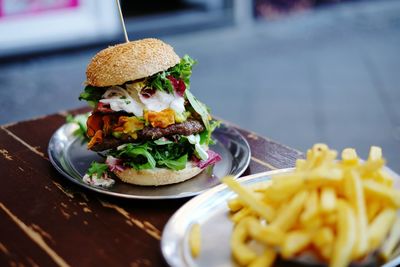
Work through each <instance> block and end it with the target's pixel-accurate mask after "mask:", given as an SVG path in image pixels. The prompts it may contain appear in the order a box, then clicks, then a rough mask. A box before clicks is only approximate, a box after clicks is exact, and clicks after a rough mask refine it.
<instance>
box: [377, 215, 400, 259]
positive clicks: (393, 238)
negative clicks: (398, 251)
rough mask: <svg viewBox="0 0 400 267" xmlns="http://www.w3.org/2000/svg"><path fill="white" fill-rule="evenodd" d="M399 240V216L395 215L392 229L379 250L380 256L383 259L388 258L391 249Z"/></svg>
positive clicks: (390, 254) (392, 249)
mask: <svg viewBox="0 0 400 267" xmlns="http://www.w3.org/2000/svg"><path fill="white" fill-rule="evenodd" d="M399 242H400V217H397V219H396V221H395V223H394V224H393V227H392V229H391V230H390V233H389V237H388V239H387V240H386V241H385V243H384V244H383V246H382V249H381V251H380V253H379V254H380V256H381V257H382V258H383V259H384V260H385V261H388V260H390V258H391V256H392V254H393V251H394V249H395V247H396V245H397V244H399Z"/></svg>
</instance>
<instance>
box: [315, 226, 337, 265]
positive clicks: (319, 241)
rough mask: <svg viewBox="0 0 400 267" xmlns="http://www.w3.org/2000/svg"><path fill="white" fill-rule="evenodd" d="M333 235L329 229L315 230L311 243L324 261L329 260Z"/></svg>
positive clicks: (324, 227)
mask: <svg viewBox="0 0 400 267" xmlns="http://www.w3.org/2000/svg"><path fill="white" fill-rule="evenodd" d="M334 239H335V234H334V232H333V230H332V228H330V227H326V226H323V227H321V228H319V229H318V230H317V232H316V233H315V234H314V236H313V237H312V240H311V242H312V243H313V244H314V247H315V248H316V249H317V250H318V252H319V254H320V255H321V256H322V257H323V258H324V259H330V258H331V254H332V249H333V241H334Z"/></svg>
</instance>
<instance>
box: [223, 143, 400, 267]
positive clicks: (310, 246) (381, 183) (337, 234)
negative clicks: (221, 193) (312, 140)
mask: <svg viewBox="0 0 400 267" xmlns="http://www.w3.org/2000/svg"><path fill="white" fill-rule="evenodd" d="M336 157H337V153H336V151H334V150H330V149H329V148H328V147H327V146H326V145H324V144H316V145H314V146H313V148H312V149H310V150H308V151H307V156H306V159H299V160H297V162H296V167H295V169H294V170H293V171H292V172H288V173H284V174H280V175H276V176H273V177H272V179H271V180H270V181H268V182H265V183H263V184H262V185H261V186H260V185H257V186H256V187H245V186H242V185H241V184H240V183H239V182H237V181H236V180H234V179H233V178H232V177H229V176H228V177H225V178H223V182H224V183H225V184H227V185H228V187H230V188H231V189H232V190H233V191H235V192H236V193H237V197H235V198H233V199H230V200H229V201H228V207H229V210H230V213H231V220H232V222H233V223H234V228H233V232H232V236H231V251H232V256H233V258H234V260H235V261H236V262H237V263H238V264H239V265H240V266H271V265H272V264H273V262H274V260H275V258H276V257H277V256H279V257H281V258H283V259H287V260H293V259H297V258H298V257H300V256H305V255H308V256H310V255H312V257H314V259H317V261H322V262H325V263H327V264H329V266H332V267H339V266H343V267H344V266H349V265H350V264H351V263H352V262H362V261H363V260H364V261H365V260H367V261H368V256H370V255H372V254H374V253H375V252H377V251H378V254H379V255H380V256H381V258H382V259H384V260H385V261H387V260H390V259H391V257H392V256H393V255H394V254H395V253H396V252H395V251H396V246H400V244H399V242H400V217H399V213H398V211H399V208H400V191H399V190H398V189H395V188H394V178H393V177H392V175H391V173H390V172H389V171H388V170H387V169H385V168H384V164H385V160H384V159H383V157H382V150H381V148H379V147H376V146H372V147H371V149H370V152H369V157H368V159H367V160H366V161H362V160H360V159H359V158H358V156H357V153H356V151H355V150H354V149H351V148H346V149H344V150H343V152H342V155H341V160H337V159H336ZM397 250H399V249H397Z"/></svg>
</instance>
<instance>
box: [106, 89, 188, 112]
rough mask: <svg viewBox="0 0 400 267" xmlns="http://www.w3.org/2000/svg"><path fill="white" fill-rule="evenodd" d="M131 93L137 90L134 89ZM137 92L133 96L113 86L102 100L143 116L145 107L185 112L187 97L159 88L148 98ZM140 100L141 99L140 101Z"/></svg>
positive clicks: (119, 108)
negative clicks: (159, 89)
mask: <svg viewBox="0 0 400 267" xmlns="http://www.w3.org/2000/svg"><path fill="white" fill-rule="evenodd" d="M131 91H134V90H131ZM131 93H136V92H135V91H134V92H131ZM137 94H138V95H135V96H133V97H132V96H131V95H130V94H129V93H128V92H127V91H126V90H124V89H123V88H121V87H118V86H113V87H111V88H110V89H108V90H107V91H106V92H105V93H104V95H103V99H101V100H100V102H101V103H103V104H109V105H110V108H111V109H112V110H114V111H126V112H129V113H133V114H134V115H135V116H137V117H142V116H143V110H144V109H146V110H150V111H155V112H160V111H162V110H164V109H167V108H171V109H172V110H174V111H175V112H176V113H178V114H182V113H183V112H185V99H184V98H183V97H182V96H179V95H177V94H168V93H166V92H162V91H158V90H157V91H156V92H155V93H154V94H153V95H152V96H151V97H148V98H146V97H144V96H142V95H141V94H140V93H139V92H137ZM137 96H138V97H137ZM138 100H140V102H139V101H138Z"/></svg>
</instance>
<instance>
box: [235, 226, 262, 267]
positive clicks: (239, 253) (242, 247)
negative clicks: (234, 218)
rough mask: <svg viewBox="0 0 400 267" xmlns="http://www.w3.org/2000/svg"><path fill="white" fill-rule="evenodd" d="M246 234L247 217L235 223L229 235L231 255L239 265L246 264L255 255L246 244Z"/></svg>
mask: <svg viewBox="0 0 400 267" xmlns="http://www.w3.org/2000/svg"><path fill="white" fill-rule="evenodd" d="M247 236H248V232H247V218H244V219H243V220H241V221H240V222H239V223H238V224H236V226H235V228H234V229H233V232H232V237H231V248H232V255H233V257H234V258H235V260H237V261H238V262H239V264H241V265H247V264H249V263H250V262H252V261H253V260H254V259H255V258H256V257H257V254H256V253H255V252H254V251H253V250H251V249H250V248H249V247H248V246H247V245H246V239H247Z"/></svg>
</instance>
